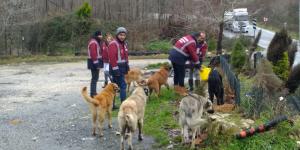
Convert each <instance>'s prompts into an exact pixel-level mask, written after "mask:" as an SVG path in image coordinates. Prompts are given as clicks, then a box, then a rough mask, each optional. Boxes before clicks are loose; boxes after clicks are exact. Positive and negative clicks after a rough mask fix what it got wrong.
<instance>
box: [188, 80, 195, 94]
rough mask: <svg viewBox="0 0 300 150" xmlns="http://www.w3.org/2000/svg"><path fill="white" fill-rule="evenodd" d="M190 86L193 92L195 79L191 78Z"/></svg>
mask: <svg viewBox="0 0 300 150" xmlns="http://www.w3.org/2000/svg"><path fill="white" fill-rule="evenodd" d="M189 86H190V89H189V91H190V92H192V91H193V90H194V82H193V79H189Z"/></svg>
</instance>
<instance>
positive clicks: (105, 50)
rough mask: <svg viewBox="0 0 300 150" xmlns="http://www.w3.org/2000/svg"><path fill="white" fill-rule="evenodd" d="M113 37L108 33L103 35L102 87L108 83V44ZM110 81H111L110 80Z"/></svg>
mask: <svg viewBox="0 0 300 150" xmlns="http://www.w3.org/2000/svg"><path fill="white" fill-rule="evenodd" d="M113 39H114V38H113V37H112V35H111V34H110V33H107V34H106V36H105V41H104V42H103V44H102V58H103V63H104V66H103V72H104V85H103V87H102V88H105V86H106V85H107V84H108V79H110V75H109V60H108V45H109V43H110V42H111V41H113ZM111 82H112V81H111Z"/></svg>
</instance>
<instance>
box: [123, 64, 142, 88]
mask: <svg viewBox="0 0 300 150" xmlns="http://www.w3.org/2000/svg"><path fill="white" fill-rule="evenodd" d="M142 74H143V73H142V71H141V69H139V68H132V69H130V70H129V71H128V73H127V74H126V75H125V82H126V84H127V92H129V88H130V85H131V83H132V82H134V81H136V82H140V81H141V80H142Z"/></svg>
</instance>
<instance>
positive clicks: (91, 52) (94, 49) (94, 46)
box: [88, 39, 102, 61]
mask: <svg viewBox="0 0 300 150" xmlns="http://www.w3.org/2000/svg"><path fill="white" fill-rule="evenodd" d="M88 58H89V59H92V60H93V61H97V60H98V59H99V58H102V56H101V48H100V45H99V44H98V42H97V41H96V40H95V39H91V40H90V41H89V44H88Z"/></svg>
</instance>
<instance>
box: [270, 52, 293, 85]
mask: <svg viewBox="0 0 300 150" xmlns="http://www.w3.org/2000/svg"><path fill="white" fill-rule="evenodd" d="M273 71H274V73H275V74H276V75H277V76H278V77H279V78H280V79H281V80H283V81H287V79H288V76H289V60H288V54H287V52H284V53H283V57H282V59H280V60H278V61H277V62H276V63H274V64H273Z"/></svg>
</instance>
